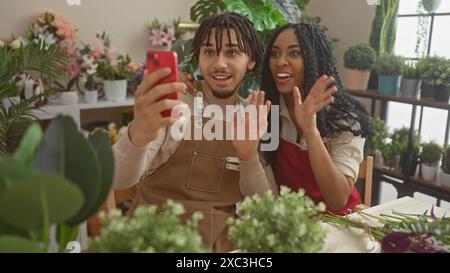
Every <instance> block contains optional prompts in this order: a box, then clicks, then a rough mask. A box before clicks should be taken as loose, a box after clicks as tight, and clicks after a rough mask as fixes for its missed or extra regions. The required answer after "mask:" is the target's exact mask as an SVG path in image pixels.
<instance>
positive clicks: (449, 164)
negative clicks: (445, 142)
mask: <svg viewBox="0 0 450 273" xmlns="http://www.w3.org/2000/svg"><path fill="white" fill-rule="evenodd" d="M441 168H442V173H441V174H440V181H441V183H442V184H443V185H444V186H447V187H450V147H447V149H446V150H445V152H444V156H443V157H442V166H441Z"/></svg>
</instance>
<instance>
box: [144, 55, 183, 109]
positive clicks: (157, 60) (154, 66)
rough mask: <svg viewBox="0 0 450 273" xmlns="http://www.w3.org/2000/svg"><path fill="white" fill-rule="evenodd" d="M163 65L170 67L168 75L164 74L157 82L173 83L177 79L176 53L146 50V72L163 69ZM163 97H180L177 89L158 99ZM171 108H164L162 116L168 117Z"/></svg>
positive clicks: (175, 98)
mask: <svg viewBox="0 0 450 273" xmlns="http://www.w3.org/2000/svg"><path fill="white" fill-rule="evenodd" d="M165 67H169V68H170V69H171V71H172V72H171V73H170V75H168V76H166V77H165V78H163V79H162V80H160V81H159V82H158V83H157V84H165V83H173V82H177V81H178V61H177V53H176V52H173V51H156V50H148V51H147V72H148V73H153V72H155V71H157V70H160V69H163V68H165ZM163 99H172V100H178V99H180V97H179V94H178V92H177V91H174V92H173V93H171V94H169V95H166V96H163V97H161V98H159V100H158V101H160V100H163ZM171 112H172V110H166V111H163V112H161V115H162V116H163V117H170V116H171Z"/></svg>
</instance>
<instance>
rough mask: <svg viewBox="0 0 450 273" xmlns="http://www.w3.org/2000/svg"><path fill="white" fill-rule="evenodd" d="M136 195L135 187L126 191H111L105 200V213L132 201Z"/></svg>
mask: <svg viewBox="0 0 450 273" xmlns="http://www.w3.org/2000/svg"><path fill="white" fill-rule="evenodd" d="M135 194H136V186H133V187H131V188H129V189H127V190H122V191H112V192H111V193H110V194H109V196H108V199H107V200H106V211H110V210H112V209H114V208H116V207H117V205H118V204H120V203H122V202H124V201H127V200H131V199H133V197H134V195H135Z"/></svg>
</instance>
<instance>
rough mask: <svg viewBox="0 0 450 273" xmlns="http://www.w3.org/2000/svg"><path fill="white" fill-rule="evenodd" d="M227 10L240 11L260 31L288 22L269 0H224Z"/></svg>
mask: <svg viewBox="0 0 450 273" xmlns="http://www.w3.org/2000/svg"><path fill="white" fill-rule="evenodd" d="M224 2H225V4H226V6H227V10H228V11H232V12H236V13H239V14H241V15H243V16H245V17H246V18H247V19H249V20H250V21H251V22H252V23H253V24H254V26H255V28H256V29H257V30H258V31H262V30H264V29H269V30H270V29H274V28H276V27H278V26H281V25H284V24H286V23H287V20H286V19H285V18H284V17H283V15H282V14H281V12H280V11H279V10H277V9H276V8H275V7H274V6H273V5H272V1H268V0H262V1H257V0H247V1H244V0H224Z"/></svg>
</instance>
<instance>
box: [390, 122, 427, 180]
mask: <svg viewBox="0 0 450 273" xmlns="http://www.w3.org/2000/svg"><path fill="white" fill-rule="evenodd" d="M409 133H410V129H409V128H407V127H403V128H400V129H396V130H394V132H393V133H392V138H393V139H397V140H398V142H399V143H400V166H401V167H402V169H403V170H404V172H406V173H407V174H408V175H414V174H415V172H416V168H417V164H418V161H419V149H420V135H418V134H417V133H416V132H414V138H413V143H412V144H413V146H412V155H411V158H410V162H408V142H409ZM407 163H409V164H410V165H409V166H407Z"/></svg>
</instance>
